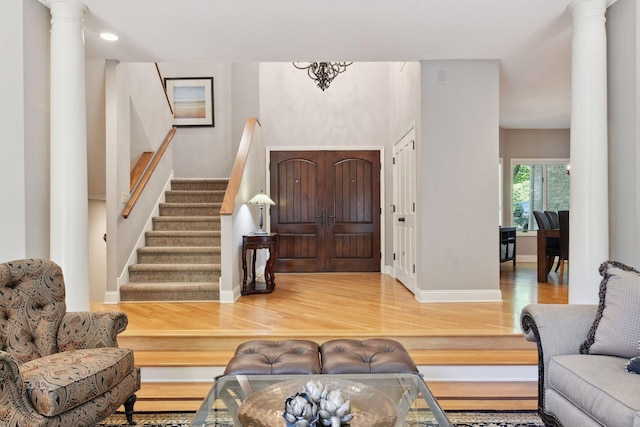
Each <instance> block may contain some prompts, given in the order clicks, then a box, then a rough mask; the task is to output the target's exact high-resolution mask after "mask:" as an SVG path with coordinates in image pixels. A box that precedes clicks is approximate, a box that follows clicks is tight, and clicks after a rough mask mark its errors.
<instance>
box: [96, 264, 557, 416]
mask: <svg viewBox="0 0 640 427" xmlns="http://www.w3.org/2000/svg"><path fill="white" fill-rule="evenodd" d="M536 275H537V271H536V264H535V263H519V264H517V266H516V267H515V268H514V267H513V266H512V264H511V263H503V264H501V265H500V289H501V291H502V295H503V301H502V302H496V303H419V302H417V301H416V300H415V298H414V295H413V294H412V293H411V292H409V291H408V290H407V289H406V288H405V287H404V286H403V285H402V284H401V283H399V282H397V281H395V280H394V279H393V278H392V277H390V276H388V275H384V274H379V273H322V274H317V273H313V274H311V273H287V274H284V273H280V274H277V275H276V289H275V292H274V293H272V294H267V295H250V296H244V297H241V298H240V299H239V300H238V301H237V302H236V303H234V304H220V303H218V302H168V303H162V302H154V303H134V302H129V303H121V304H118V305H103V304H92V310H96V311H97V310H108V311H114V310H118V311H124V312H125V313H127V315H128V317H129V325H128V327H127V330H126V331H125V332H123V333H122V334H121V335H120V338H119V339H118V341H119V343H120V345H121V346H122V347H129V348H133V349H134V351H135V357H136V363H137V364H138V365H140V366H142V367H143V369H144V368H145V367H180V366H225V365H226V362H227V361H228V360H229V358H230V357H231V356H232V354H233V350H234V349H235V347H236V346H237V345H238V344H239V343H241V342H243V341H246V340H249V339H260V338H264V339H273V340H278V339H295V338H300V339H312V340H314V341H317V342H319V343H322V342H324V341H326V340H328V339H333V338H338V337H340V338H342V337H351V338H356V339H366V338H367V337H389V338H393V339H396V340H398V341H400V342H402V343H403V344H404V345H405V347H406V348H407V349H408V351H409V352H410V353H411V355H412V357H413V358H414V360H415V361H416V364H418V365H419V366H438V365H466V366H473V365H475V366H503V365H535V364H536V363H537V353H536V351H535V347H534V346H533V344H532V343H529V342H527V341H525V340H524V338H523V337H522V334H521V332H520V324H519V318H520V310H521V309H522V307H524V306H525V305H526V304H529V303H535V302H540V303H559V304H565V303H567V299H568V287H567V285H566V284H565V285H561V284H558V283H559V281H558V280H556V279H557V278H556V277H554V273H551V275H550V278H551V280H554V282H551V283H538V282H537V279H536V277H537V276H536ZM565 283H566V280H565ZM429 386H430V387H431V388H432V390H433V391H434V394H435V395H436V397H438V399H439V400H440V402H441V404H442V405H443V407H444V408H445V409H447V408H448V409H478V408H480V409H482V408H484V409H491V408H492V409H532V408H535V407H536V405H535V404H536V401H535V399H536V396H535V394H536V393H537V389H536V386H535V384H534V383H514V382H509V383H473V384H470V383H455V384H454V383H450V382H433V383H429ZM208 387H209V384H208V383H189V384H166V383H159V384H158V383H156V384H151V383H145V384H143V388H142V390H141V391H140V393H139V395H138V396H139V400H138V402H139V403H138V404H136V406H137V407H138V409H139V410H142V409H147V410H153V409H154V408H156V406H158V407H160V408H164V409H166V408H167V401H171V402H172V403H171V405H172V406H171V407H172V408H175V409H196V408H197V404H198V402H199V401H200V400H201V399H202V398H203V397H204V394H205V393H206V391H207V390H208ZM172 393H173V394H172ZM167 394H169V395H167Z"/></svg>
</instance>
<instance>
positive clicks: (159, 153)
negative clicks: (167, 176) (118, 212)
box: [122, 126, 178, 219]
mask: <svg viewBox="0 0 640 427" xmlns="http://www.w3.org/2000/svg"><path fill="white" fill-rule="evenodd" d="M177 129H178V128H176V127H175V126H172V127H171V130H169V133H167V136H166V137H165V138H164V141H162V145H161V146H160V148H159V149H158V151H156V154H155V155H154V156H153V159H152V160H151V163H150V164H149V167H148V168H147V169H146V170H145V171H144V174H143V175H142V177H141V178H140V182H139V183H138V185H137V186H136V188H135V190H133V193H132V194H131V197H130V198H129V201H128V202H127V205H126V206H125V207H124V210H123V211H122V216H123V217H124V218H125V219H126V218H129V214H130V213H131V210H132V209H133V207H134V206H135V205H136V202H137V201H138V199H139V198H140V195H141V194H142V192H143V191H144V189H145V187H146V186H147V183H148V182H149V179H150V178H151V175H153V172H154V171H155V170H156V167H157V166H158V163H160V160H162V156H163V155H164V153H165V151H167V148H168V147H169V144H170V143H171V140H172V139H173V136H174V135H175V134H176V130H177Z"/></svg>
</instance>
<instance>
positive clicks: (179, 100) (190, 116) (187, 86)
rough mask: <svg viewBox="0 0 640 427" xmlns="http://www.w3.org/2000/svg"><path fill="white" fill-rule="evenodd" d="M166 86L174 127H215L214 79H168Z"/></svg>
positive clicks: (165, 80)
mask: <svg viewBox="0 0 640 427" xmlns="http://www.w3.org/2000/svg"><path fill="white" fill-rule="evenodd" d="M164 86H165V88H166V90H167V97H168V98H169V104H170V105H171V108H172V109H173V124H174V125H176V126H179V127H183V126H214V123H215V122H214V117H213V77H167V78H165V79H164Z"/></svg>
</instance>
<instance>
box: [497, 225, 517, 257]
mask: <svg viewBox="0 0 640 427" xmlns="http://www.w3.org/2000/svg"><path fill="white" fill-rule="evenodd" d="M505 261H513V265H514V266H515V265H516V227H500V262H505Z"/></svg>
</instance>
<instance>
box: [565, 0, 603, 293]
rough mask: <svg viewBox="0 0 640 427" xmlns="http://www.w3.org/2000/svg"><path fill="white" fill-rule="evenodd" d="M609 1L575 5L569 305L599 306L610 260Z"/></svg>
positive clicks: (572, 8) (583, 1)
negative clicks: (604, 269) (602, 268)
mask: <svg viewBox="0 0 640 427" xmlns="http://www.w3.org/2000/svg"><path fill="white" fill-rule="evenodd" d="M606 8H607V4H606V0H576V1H574V2H573V3H571V5H570V6H569V11H570V12H571V14H572V16H573V44H572V65H571V66H572V73H571V213H570V221H571V235H570V241H569V254H570V256H569V258H570V259H569V284H570V286H569V303H571V304H588V303H596V302H597V301H598V287H599V284H600V281H601V277H600V275H599V273H598V267H599V265H600V264H601V263H602V262H603V261H606V260H607V259H608V257H609V192H608V178H607V177H608V166H607V45H606V43H607V42H606V31H605V11H606Z"/></svg>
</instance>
